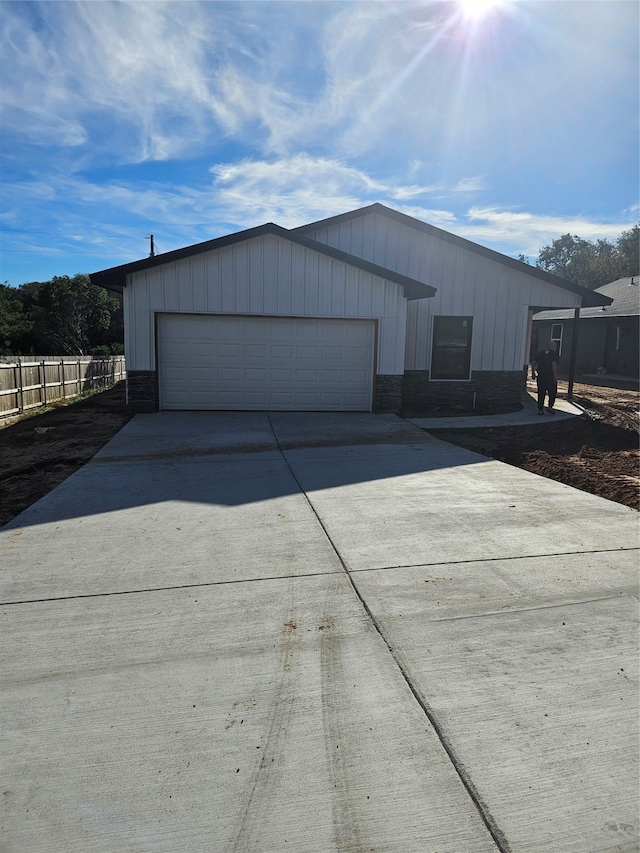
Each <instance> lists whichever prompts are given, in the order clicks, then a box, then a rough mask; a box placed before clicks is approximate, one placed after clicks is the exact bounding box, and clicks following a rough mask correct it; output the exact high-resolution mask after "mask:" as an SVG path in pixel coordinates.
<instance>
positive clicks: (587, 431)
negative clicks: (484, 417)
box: [430, 381, 640, 511]
mask: <svg viewBox="0 0 640 853" xmlns="http://www.w3.org/2000/svg"><path fill="white" fill-rule="evenodd" d="M618 384H620V385H622V386H624V385H626V386H627V389H628V387H629V385H630V383H625V382H621V383H618ZM528 387H529V390H530V391H535V383H533V382H532V383H530V384H529V386H528ZM566 395H567V383H566V381H565V382H562V381H561V382H559V383H558V396H559V397H560V398H563V399H566ZM639 397H640V395H639V394H638V392H637V391H631V390H626V389H625V388H623V387H621V388H611V387H605V386H595V385H582V384H575V385H574V388H573V401H574V402H575V403H577V404H578V405H579V406H581V407H582V408H583V409H585V412H586V414H585V415H583V416H582V417H577V418H572V419H571V420H566V421H559V422H556V421H554V420H552V419H551V418H547V417H545V418H544V419H542V418H541V419H540V423H535V424H532V425H531V426H527V425H523V426H518V427H499V428H498V427H496V428H493V429H469V430H437V431H434V430H430V432H432V433H433V435H436V436H438V438H442V439H444V440H445V441H450V442H451V443H452V444H458V445H460V446H461V447H466V448H468V449H469V450H475V451H477V452H478V453H483V454H484V455H485V456H492V457H493V458H494V459H499V460H500V461H501V462H507V463H508V464H509V465H515V466H516V467H518V468H523V469H524V470H525V471H531V472H532V473H534V474H540V475H541V476H542V477H548V478H549V479H551V480H557V481H558V482H560V483H566V484H567V485H569V486H573V487H574V488H575V489H581V490H582V491H584V492H590V493H591V494H593V495H599V496H600V497H602V498H607V499H608V500H610V501H616V502H617V503H621V504H625V505H626V506H629V507H632V508H633V509H635V510H639V511H640V450H639V438H640V420H639Z"/></svg>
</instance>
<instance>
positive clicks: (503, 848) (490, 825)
mask: <svg viewBox="0 0 640 853" xmlns="http://www.w3.org/2000/svg"><path fill="white" fill-rule="evenodd" d="M267 417H268V418H269V425H270V426H271V429H272V430H273V435H274V438H275V440H276V443H277V444H278V450H279V451H280V453H281V454H282V458H283V460H284V462H285V465H286V466H287V468H288V469H289V472H290V473H291V476H292V477H293V479H294V480H295V481H296V483H297V484H298V488H299V489H300V493H301V494H302V495H303V496H304V498H305V500H306V501H307V504H308V505H309V508H310V509H311V512H312V513H313V514H314V516H315V517H316V519H317V521H318V524H319V525H320V527H321V528H322V530H323V531H324V534H325V536H326V537H327V541H328V542H329V544H330V545H331V547H332V548H333V551H334V553H335V555H336V557H337V559H338V560H339V562H340V565H341V566H342V568H343V569H344V573H345V575H346V576H347V578H348V580H349V583H350V584H351V588H352V589H353V591H354V593H355V595H356V597H357V598H358V600H359V601H360V604H361V606H362V608H363V610H364V611H365V613H366V614H367V616H368V617H369V621H370V622H371V624H372V625H373V627H374V628H375V630H376V632H377V633H378V635H379V636H380V638H381V640H382V641H383V643H384V644H385V645H386V647H387V649H388V650H389V653H390V655H391V657H392V658H393V661H394V663H395V664H396V666H397V667H398V669H399V671H400V673H401V675H402V677H403V679H404V681H405V682H406V684H407V687H408V688H409V690H410V691H411V693H412V695H413V697H414V699H415V700H416V702H417V703H418V705H419V706H420V708H421V710H422V712H423V713H424V715H425V716H426V718H427V719H428V721H429V723H430V725H431V727H432V728H433V730H434V732H435V733H436V735H437V737H438V740H439V741H440V743H441V744H442V747H443V749H444V751H445V752H446V753H447V755H448V757H449V760H450V761H451V763H452V765H453V767H454V769H455V771H456V773H457V774H458V777H459V779H460V781H461V782H462V784H463V786H464V788H465V790H466V791H467V793H468V795H469V797H470V798H471V800H472V802H473V804H474V806H475V807H476V809H477V811H478V814H479V815H480V818H481V819H482V822H483V823H484V825H485V826H486V828H487V830H488V832H489V834H490V835H491V837H492V838H493V840H494V842H495V845H496V847H497V849H498V850H499V851H500V853H512V850H511V847H510V845H509V842H508V841H507V839H506V837H505V835H504V833H503V832H502V830H501V829H500V828H499V827H498V825H497V823H496V821H495V819H494V817H493V815H492V814H491V812H490V811H489V809H488V807H487V805H486V803H485V802H484V801H483V800H482V798H481V797H480V794H479V792H478V791H477V789H476V787H475V785H474V783H473V781H472V780H471V777H470V776H469V774H468V773H467V771H466V769H465V768H464V765H463V763H462V762H461V761H460V759H459V758H458V756H457V755H456V753H455V751H454V749H453V746H452V744H451V742H450V741H449V738H448V737H447V736H446V734H445V733H444V731H443V729H442V726H441V725H440V723H439V721H438V719H437V717H436V715H435V713H434V711H433V709H432V708H431V707H430V706H429V704H428V702H427V701H426V699H425V698H424V696H423V695H422V693H421V692H420V690H419V689H418V688H417V686H416V685H415V684H414V682H413V679H412V677H411V674H410V673H409V672H408V670H407V669H406V668H405V667H404V665H403V663H402V661H401V660H400V658H399V657H398V655H397V653H396V651H395V650H394V648H393V646H392V645H391V643H390V642H389V640H388V639H387V638H386V636H385V634H384V631H383V629H382V626H381V625H380V623H379V622H378V620H377V619H376V617H375V615H374V613H373V612H372V610H371V609H370V607H369V605H368V604H367V602H366V601H365V599H364V597H363V596H362V594H361V593H360V590H359V589H358V587H357V585H356V583H355V581H354V579H353V577H352V574H351V571H350V569H349V567H348V565H347V564H346V562H345V560H344V559H343V558H342V555H341V554H340V551H339V550H338V548H337V547H336V544H335V543H334V541H333V539H332V538H331V535H330V533H329V531H328V530H327V528H326V526H325V524H324V522H323V521H322V519H321V518H320V516H319V515H318V513H317V512H316V509H315V507H314V505H313V504H312V503H311V501H310V500H309V497H308V495H307V493H306V491H305V490H304V488H303V487H302V483H301V482H300V481H299V480H298V478H297V477H296V475H295V472H294V471H293V469H292V468H291V465H290V464H289V461H288V459H287V458H286V456H285V455H284V452H283V451H282V448H281V447H280V442H279V441H278V436H277V435H276V431H275V430H274V429H273V424H272V423H271V418H270V417H269V415H268V414H267Z"/></svg>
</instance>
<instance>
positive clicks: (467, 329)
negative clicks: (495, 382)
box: [430, 317, 473, 379]
mask: <svg viewBox="0 0 640 853" xmlns="http://www.w3.org/2000/svg"><path fill="white" fill-rule="evenodd" d="M472 326H473V317H434V318H433V348H432V351H431V374H430V375H431V379H468V378H469V368H470V366H471V328H472Z"/></svg>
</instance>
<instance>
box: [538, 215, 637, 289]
mask: <svg viewBox="0 0 640 853" xmlns="http://www.w3.org/2000/svg"><path fill="white" fill-rule="evenodd" d="M639 241H640V227H639V226H638V225H634V227H633V228H631V229H630V230H629V231H624V232H623V233H622V234H621V235H620V237H618V239H617V240H616V241H615V242H614V243H612V242H611V241H610V240H596V241H591V240H583V239H582V238H580V237H577V236H575V235H571V234H563V235H562V237H558V239H557V240H554V241H553V243H552V244H551V245H550V246H545V247H544V248H543V249H541V250H540V253H539V255H538V260H537V261H536V266H537V267H538V268H539V269H542V270H544V271H545V272H549V273H553V275H557V276H559V277H560V278H564V279H567V280H568V281H573V282H575V284H579V285H581V286H582V287H588V288H591V289H593V288H596V287H601V286H602V285H603V284H608V283H609V282H611V281H615V280H616V279H618V278H623V277H625V276H630V275H638V273H639V272H640V262H639V259H638V254H639V248H640V242H639Z"/></svg>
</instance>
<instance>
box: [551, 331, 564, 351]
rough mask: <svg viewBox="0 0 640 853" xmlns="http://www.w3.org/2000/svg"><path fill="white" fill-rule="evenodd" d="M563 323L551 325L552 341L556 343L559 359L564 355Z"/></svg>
mask: <svg viewBox="0 0 640 853" xmlns="http://www.w3.org/2000/svg"><path fill="white" fill-rule="evenodd" d="M562 331H563V329H562V323H553V324H552V325H551V340H552V341H555V342H556V347H557V352H558V358H560V356H561V355H562Z"/></svg>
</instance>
